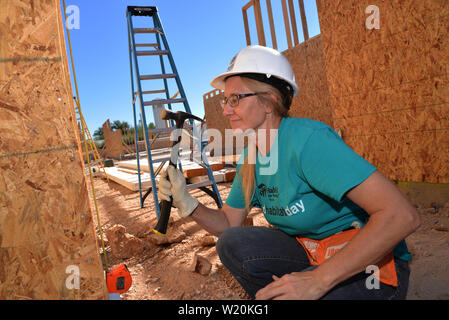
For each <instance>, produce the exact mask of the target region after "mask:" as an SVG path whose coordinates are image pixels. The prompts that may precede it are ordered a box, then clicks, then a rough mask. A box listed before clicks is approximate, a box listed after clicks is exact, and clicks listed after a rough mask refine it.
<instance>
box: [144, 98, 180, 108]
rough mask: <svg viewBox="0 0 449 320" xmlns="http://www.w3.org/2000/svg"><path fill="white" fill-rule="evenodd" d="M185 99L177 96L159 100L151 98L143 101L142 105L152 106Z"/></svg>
mask: <svg viewBox="0 0 449 320" xmlns="http://www.w3.org/2000/svg"><path fill="white" fill-rule="evenodd" d="M184 101H186V99H184V98H179V99H161V100H152V101H145V102H144V103H143V105H144V106H154V105H158V104H170V103H180V102H184Z"/></svg>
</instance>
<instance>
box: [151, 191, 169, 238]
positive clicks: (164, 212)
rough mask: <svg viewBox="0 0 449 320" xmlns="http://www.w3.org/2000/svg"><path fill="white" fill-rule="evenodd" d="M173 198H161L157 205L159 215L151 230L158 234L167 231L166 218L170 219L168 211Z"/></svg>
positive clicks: (163, 233)
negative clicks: (159, 211) (168, 199)
mask: <svg viewBox="0 0 449 320" xmlns="http://www.w3.org/2000/svg"><path fill="white" fill-rule="evenodd" d="M172 202H173V198H172V197H170V201H167V200H162V201H161V202H160V203H159V207H160V208H161V215H160V217H159V220H158V222H157V225H156V227H154V229H153V231H154V232H155V233H157V234H159V235H165V233H166V232H167V225H168V220H169V219H170V211H171V206H172Z"/></svg>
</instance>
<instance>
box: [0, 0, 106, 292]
mask: <svg viewBox="0 0 449 320" xmlns="http://www.w3.org/2000/svg"><path fill="white" fill-rule="evenodd" d="M0 6H1V8H2V9H1V10H0V172H1V175H0V299H105V298H107V291H106V288H105V281H104V272H103V270H102V266H101V261H100V257H99V253H98V248H97V243H96V237H95V231H94V225H93V221H92V211H91V208H90V206H89V197H88V191H87V184H86V178H85V176H84V166H83V162H82V159H81V150H80V144H79V136H78V134H77V130H76V124H75V114H74V108H73V100H72V91H71V85H70V82H69V76H68V74H69V71H68V63H67V56H66V54H65V43H64V33H63V26H62V18H61V13H60V7H59V1H58V0H40V1H36V0H35V1H32V0H15V1H9V0H0ZM70 266H76V267H78V268H79V272H80V274H79V276H80V277H79V280H80V281H79V289H76V287H75V288H72V287H70V285H69V286H67V285H66V280H67V279H68V277H69V276H70V275H73V273H72V274H70V273H66V271H67V267H70ZM69 272H70V269H69ZM68 283H69V284H70V283H72V284H75V283H74V282H70V278H69V282H68Z"/></svg>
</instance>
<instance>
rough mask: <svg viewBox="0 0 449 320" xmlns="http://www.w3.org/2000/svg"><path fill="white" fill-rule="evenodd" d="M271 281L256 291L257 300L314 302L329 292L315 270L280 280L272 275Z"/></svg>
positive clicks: (295, 273)
mask: <svg viewBox="0 0 449 320" xmlns="http://www.w3.org/2000/svg"><path fill="white" fill-rule="evenodd" d="M273 280H274V281H273V282H272V283H270V284H268V285H267V286H266V287H265V288H262V289H260V290H259V291H257V293H256V299H257V300H268V299H273V300H316V299H319V298H321V297H322V296H323V295H325V294H326V293H327V292H328V291H329V290H330V288H328V287H327V286H325V285H324V284H323V282H322V280H321V278H320V276H319V274H318V272H316V271H315V270H313V271H304V272H293V273H290V274H286V275H284V276H282V277H281V278H278V277H276V276H275V275H273Z"/></svg>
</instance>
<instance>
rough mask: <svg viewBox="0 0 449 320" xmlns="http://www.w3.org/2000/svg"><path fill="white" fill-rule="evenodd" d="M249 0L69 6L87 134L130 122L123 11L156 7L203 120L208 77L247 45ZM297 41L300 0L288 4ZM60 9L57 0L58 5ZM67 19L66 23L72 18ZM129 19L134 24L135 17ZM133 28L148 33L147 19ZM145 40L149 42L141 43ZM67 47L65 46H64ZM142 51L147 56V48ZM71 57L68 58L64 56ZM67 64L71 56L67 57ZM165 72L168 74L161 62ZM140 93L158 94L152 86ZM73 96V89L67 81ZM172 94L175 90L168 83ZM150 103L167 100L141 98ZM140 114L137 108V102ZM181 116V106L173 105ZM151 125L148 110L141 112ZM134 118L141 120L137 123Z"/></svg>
mask: <svg viewBox="0 0 449 320" xmlns="http://www.w3.org/2000/svg"><path fill="white" fill-rule="evenodd" d="M247 2H248V0H228V1H222V0H221V1H220V0H190V1H185V0H153V1H148V0H120V1H119V0H113V1H111V0H109V1H108V0H66V1H65V3H66V6H67V7H68V6H70V5H75V6H77V7H78V8H79V18H80V19H79V29H71V30H70V37H71V42H72V51H73V58H74V64H75V72H76V77H77V83H78V89H79V99H80V102H81V109H82V112H83V114H84V117H85V119H86V122H87V125H88V127H89V130H90V132H91V133H92V134H93V132H94V131H95V130H96V129H97V128H98V127H101V126H102V124H103V123H104V122H105V121H106V120H107V119H110V121H111V122H112V121H114V120H121V121H127V122H128V123H129V124H130V125H131V126H133V125H134V122H133V112H132V99H131V77H130V66H129V52H128V38H127V21H126V7H127V6H128V5H136V6H156V7H157V8H158V11H159V17H160V19H161V21H162V25H163V27H164V30H165V34H166V36H167V40H168V43H169V47H170V50H171V53H172V55H173V57H174V60H175V64H176V68H177V69H178V73H179V75H180V77H181V81H182V84H183V87H184V90H185V92H186V96H187V99H188V101H189V105H190V108H191V110H192V113H193V114H195V115H197V116H200V117H203V116H204V106H203V95H204V94H205V93H207V92H209V91H211V90H213V88H212V87H211V86H210V84H209V83H210V81H211V80H212V78H213V77H215V76H216V75H218V74H219V73H222V72H224V71H226V68H227V66H228V63H229V61H230V60H231V58H232V57H233V56H234V55H235V54H236V53H237V52H238V51H239V50H240V49H242V48H243V47H245V46H246V38H245V31H244V25H243V18H242V7H243V6H244V5H245V4H246V3H247ZM293 2H294V5H295V14H296V20H297V26H298V33H299V39H300V42H302V41H303V35H302V29H301V22H300V17H299V9H298V1H296V0H295V1H293ZM265 3H266V2H265V1H264V0H261V5H262V16H263V19H264V30H265V37H266V39H267V46H272V44H271V37H270V29H269V24H268V16H267V13H266V12H267V11H266V7H265ZM271 3H272V8H273V16H274V24H275V28H276V37H277V42H278V49H279V50H280V51H283V50H285V49H287V41H286V35H285V27H284V20H283V18H282V7H281V0H271ZM304 5H305V10H306V16H307V23H308V28H309V35H310V37H313V36H315V35H317V34H319V33H320V31H319V23H318V14H317V12H316V5H315V0H304ZM61 6H62V1H61ZM67 14H68V15H69V16H71V17H74V16H73V15H70V12H67ZM133 19H134V18H133ZM248 19H249V25H250V33H251V41H252V44H258V41H257V34H256V27H255V20H254V13H253V9H252V8H250V9H249V10H248ZM133 22H134V23H135V25H134V27H152V19H150V18H140V17H138V18H136V19H135V20H133ZM138 36H139V37H138V38H136V42H137V43H139V42H147V43H148V42H155V41H154V40H153V39H155V38H154V36H153V35H138ZM145 37H146V38H145ZM66 44H67V47H68V42H67V40H66ZM146 50H147V49H146ZM67 52H68V51H67ZM69 59H70V57H69ZM138 59H139V68H140V72H141V74H156V73H160V63H159V58H158V57H155V56H149V57H147V56H143V57H139V58H138ZM166 68H167V70H168V71H167V73H168V72H171V70H170V68H169V66H168V61H167V60H166ZM143 83H144V86H145V87H144V89H146V90H150V89H159V88H160V89H162V88H163V84H162V81H160V83H158V82H156V81H155V80H149V81H143ZM72 86H73V93H74V95H75V88H74V83H73V81H72ZM169 87H170V95H174V94H175V93H176V91H177V87H176V86H175V85H174V80H171V81H170V84H169ZM145 98H147V99H148V100H151V99H155V98H164V96H160V95H159V96H157V95H154V96H150V97H148V95H147V96H145V97H144V99H145ZM137 107H138V103H137ZM172 107H173V109H174V110H184V106H183V104H172ZM145 113H146V115H147V121H148V122H151V121H152V110H151V107H145ZM138 119H139V118H138Z"/></svg>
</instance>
